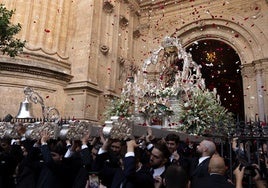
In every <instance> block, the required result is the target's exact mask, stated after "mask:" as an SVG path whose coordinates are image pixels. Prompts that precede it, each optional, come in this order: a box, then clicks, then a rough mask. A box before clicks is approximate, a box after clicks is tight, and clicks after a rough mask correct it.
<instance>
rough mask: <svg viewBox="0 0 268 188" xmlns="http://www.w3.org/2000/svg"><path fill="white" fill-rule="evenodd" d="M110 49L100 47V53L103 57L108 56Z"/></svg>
mask: <svg viewBox="0 0 268 188" xmlns="http://www.w3.org/2000/svg"><path fill="white" fill-rule="evenodd" d="M109 50H110V48H109V47H108V46H106V45H101V46H100V51H101V53H102V54H103V55H107V53H108V52H109Z"/></svg>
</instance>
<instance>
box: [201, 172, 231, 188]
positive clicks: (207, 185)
mask: <svg viewBox="0 0 268 188" xmlns="http://www.w3.org/2000/svg"><path fill="white" fill-rule="evenodd" d="M198 186H199V187H202V188H213V187H216V188H235V185H233V184H232V183H230V182H228V181H227V179H226V177H225V176H223V175H220V174H211V175H210V176H208V177H205V178H202V179H199V181H198Z"/></svg>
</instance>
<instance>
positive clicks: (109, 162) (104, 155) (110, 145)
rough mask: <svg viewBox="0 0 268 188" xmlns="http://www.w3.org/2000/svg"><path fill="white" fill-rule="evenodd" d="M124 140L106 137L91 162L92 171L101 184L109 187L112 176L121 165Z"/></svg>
mask: <svg viewBox="0 0 268 188" xmlns="http://www.w3.org/2000/svg"><path fill="white" fill-rule="evenodd" d="M123 146H124V142H123V141H121V140H118V139H106V140H105V141H104V144H103V145H102V147H101V148H100V149H99V151H98V154H97V156H96V159H95V160H94V161H93V164H92V171H94V172H96V173H98V177H99V179H100V181H101V184H102V185H104V186H106V187H111V184H112V181H113V176H114V174H115V173H116V171H117V170H118V169H120V168H121V167H122V156H121V154H122V150H123Z"/></svg>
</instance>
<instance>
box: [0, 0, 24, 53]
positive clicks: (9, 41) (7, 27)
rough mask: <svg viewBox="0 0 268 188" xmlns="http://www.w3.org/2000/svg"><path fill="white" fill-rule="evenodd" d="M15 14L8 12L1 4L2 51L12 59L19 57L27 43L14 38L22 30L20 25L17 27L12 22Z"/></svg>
mask: <svg viewBox="0 0 268 188" xmlns="http://www.w3.org/2000/svg"><path fill="white" fill-rule="evenodd" d="M14 13H15V11H14V10H8V9H6V7H5V6H4V5H3V4H0V51H2V52H3V54H6V53H7V54H8V55H9V56H10V57H15V56H17V55H18V53H19V52H21V51H22V50H23V47H24V45H25V41H21V40H20V39H17V38H14V35H16V34H17V33H19V31H20V30H21V25H20V24H19V23H18V24H16V25H15V24H11V22H10V19H11V17H12V15H13V14H14Z"/></svg>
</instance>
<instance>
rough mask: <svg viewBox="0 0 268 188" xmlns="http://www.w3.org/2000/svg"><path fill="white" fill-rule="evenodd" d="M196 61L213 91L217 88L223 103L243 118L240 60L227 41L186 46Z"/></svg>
mask: <svg viewBox="0 0 268 188" xmlns="http://www.w3.org/2000/svg"><path fill="white" fill-rule="evenodd" d="M186 50H187V52H190V53H191V54H192V58H193V60H194V61H195V62H196V63H197V64H199V65H201V66H202V69H201V72H202V77H203V78H205V83H206V87H207V88H208V89H210V90H213V88H217V93H218V94H219V95H220V100H221V103H222V105H223V106H224V107H225V108H227V109H228V110H229V111H230V112H232V113H233V114H234V115H236V116H238V117H239V118H240V119H244V100H243V85H242V76H241V61H240V58H239V56H238V54H237V53H236V51H235V50H234V49H233V48H232V47H231V46H230V45H228V44H226V43H224V42H222V41H219V40H215V39H205V40H200V41H197V42H194V43H192V44H190V45H189V46H188V47H187V48H186Z"/></svg>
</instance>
